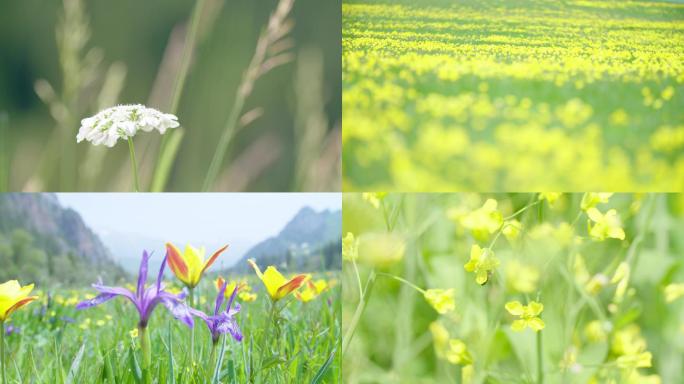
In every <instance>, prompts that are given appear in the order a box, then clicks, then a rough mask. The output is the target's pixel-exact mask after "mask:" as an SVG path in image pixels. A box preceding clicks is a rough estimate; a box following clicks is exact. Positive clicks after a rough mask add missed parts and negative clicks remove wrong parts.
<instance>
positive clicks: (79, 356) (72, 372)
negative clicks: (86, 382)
mask: <svg viewBox="0 0 684 384" xmlns="http://www.w3.org/2000/svg"><path fill="white" fill-rule="evenodd" d="M85 346H86V343H85V342H84V343H83V344H81V348H80V349H79V350H78V353H76V356H75V357H74V360H73V361H72V362H71V368H69V374H68V375H67V378H66V384H72V383H74V381H75V379H76V375H78V369H79V368H80V367H81V360H83V353H84V352H85Z"/></svg>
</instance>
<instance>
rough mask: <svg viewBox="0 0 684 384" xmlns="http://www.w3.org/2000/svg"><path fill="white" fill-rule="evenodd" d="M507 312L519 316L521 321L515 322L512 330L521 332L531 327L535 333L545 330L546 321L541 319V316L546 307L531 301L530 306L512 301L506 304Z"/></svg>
mask: <svg viewBox="0 0 684 384" xmlns="http://www.w3.org/2000/svg"><path fill="white" fill-rule="evenodd" d="M505 307H506V310H507V311H508V313H510V314H511V315H513V316H518V317H519V319H517V320H514V321H513V323H512V324H511V329H512V330H514V331H516V332H519V331H522V330H523V329H525V327H530V328H531V329H532V330H534V331H535V332H539V331H541V330H542V329H544V326H545V324H544V321H543V320H542V319H541V318H539V315H540V314H541V313H542V311H543V310H544V305H543V304H542V303H539V302H536V301H530V303H529V304H528V305H522V304H521V303H520V302H519V301H510V302H508V303H506V306H505Z"/></svg>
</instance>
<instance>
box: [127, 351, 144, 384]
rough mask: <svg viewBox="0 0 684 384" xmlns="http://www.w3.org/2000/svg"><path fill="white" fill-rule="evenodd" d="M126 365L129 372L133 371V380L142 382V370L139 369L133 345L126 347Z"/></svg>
mask: <svg viewBox="0 0 684 384" xmlns="http://www.w3.org/2000/svg"><path fill="white" fill-rule="evenodd" d="M128 365H129V366H130V368H131V372H133V378H134V379H135V382H136V383H138V384H140V383H142V371H141V370H140V364H138V359H136V357H135V351H134V350H133V347H131V348H129V349H128Z"/></svg>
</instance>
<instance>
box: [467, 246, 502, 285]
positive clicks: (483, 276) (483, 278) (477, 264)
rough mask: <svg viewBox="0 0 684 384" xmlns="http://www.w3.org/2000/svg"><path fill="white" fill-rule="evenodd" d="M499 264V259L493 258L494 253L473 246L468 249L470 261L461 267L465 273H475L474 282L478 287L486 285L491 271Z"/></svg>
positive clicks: (487, 249)
mask: <svg viewBox="0 0 684 384" xmlns="http://www.w3.org/2000/svg"><path fill="white" fill-rule="evenodd" d="M499 264H500V262H499V259H497V258H496V257H495V256H494V252H493V251H492V250H491V249H489V248H485V249H482V248H480V246H479V245H477V244H473V246H472V247H471V248H470V260H469V261H468V262H467V263H466V264H465V265H464V266H463V268H464V269H465V270H466V271H467V272H474V273H475V281H476V282H477V283H478V284H480V285H485V284H487V281H489V276H490V275H491V273H492V271H494V269H496V267H498V266H499Z"/></svg>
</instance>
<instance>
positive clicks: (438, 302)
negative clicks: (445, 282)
mask: <svg viewBox="0 0 684 384" xmlns="http://www.w3.org/2000/svg"><path fill="white" fill-rule="evenodd" d="M454 294H455V292H454V289H453V288H450V289H426V290H425V291H424V292H423V296H425V300H427V302H428V303H429V304H430V305H431V306H432V308H434V309H435V311H437V312H439V313H440V314H442V315H443V314H445V313H447V312H450V311H453V310H454V308H456V303H455V302H454Z"/></svg>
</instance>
